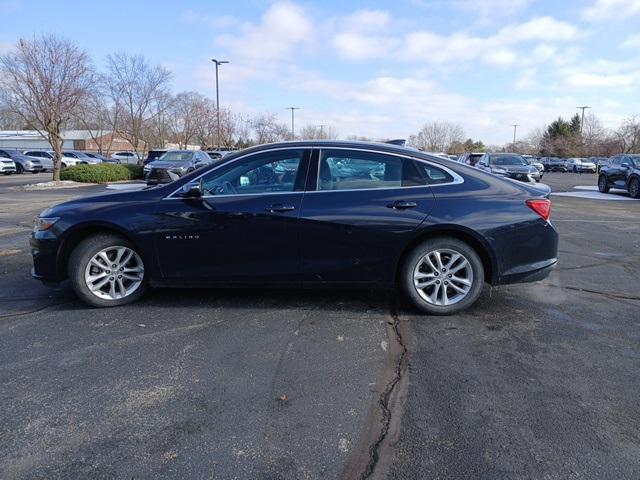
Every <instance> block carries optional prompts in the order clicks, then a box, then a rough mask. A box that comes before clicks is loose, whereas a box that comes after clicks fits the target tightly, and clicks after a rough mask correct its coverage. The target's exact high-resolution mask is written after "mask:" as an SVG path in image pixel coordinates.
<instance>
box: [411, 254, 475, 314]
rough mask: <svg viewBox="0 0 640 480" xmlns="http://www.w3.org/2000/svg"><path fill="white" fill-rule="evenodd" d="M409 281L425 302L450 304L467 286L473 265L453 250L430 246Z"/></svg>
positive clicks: (462, 294)
mask: <svg viewBox="0 0 640 480" xmlns="http://www.w3.org/2000/svg"><path fill="white" fill-rule="evenodd" d="M413 284H414V287H415V289H416V291H417V292H418V295H420V296H421V297H422V298H423V299H424V300H425V301H427V302H428V303H430V304H432V305H439V306H446V305H453V304H455V303H458V302H460V301H461V300H462V299H464V298H465V297H466V296H467V294H468V293H469V291H470V290H471V287H472V285H473V269H472V268H471V264H470V263H469V260H467V258H466V257H465V256H464V255H462V254H461V253H459V252H456V251H455V250H450V249H438V250H433V251H431V252H429V253H427V254H426V255H424V256H423V257H422V258H421V259H420V260H419V261H418V263H417V264H416V266H415V268H414V271H413Z"/></svg>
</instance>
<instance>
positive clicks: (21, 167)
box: [16, 162, 24, 173]
mask: <svg viewBox="0 0 640 480" xmlns="http://www.w3.org/2000/svg"><path fill="white" fill-rule="evenodd" d="M16 173H24V167H23V166H22V165H21V164H19V163H18V162H16Z"/></svg>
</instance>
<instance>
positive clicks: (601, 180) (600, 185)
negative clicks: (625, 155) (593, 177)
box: [598, 175, 609, 193]
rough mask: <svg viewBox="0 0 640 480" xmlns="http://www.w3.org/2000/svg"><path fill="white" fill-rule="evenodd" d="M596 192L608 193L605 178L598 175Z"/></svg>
mask: <svg viewBox="0 0 640 480" xmlns="http://www.w3.org/2000/svg"><path fill="white" fill-rule="evenodd" d="M598 191H599V192H600V193H609V185H608V183H607V177H606V176H604V175H600V176H599V177H598Z"/></svg>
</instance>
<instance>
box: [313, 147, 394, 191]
mask: <svg viewBox="0 0 640 480" xmlns="http://www.w3.org/2000/svg"><path fill="white" fill-rule="evenodd" d="M402 163H403V161H402V159H401V158H398V157H392V156H389V155H384V154H380V153H371V152H360V151H357V150H322V153H321V155H320V169H319V172H318V190H360V189H371V188H394V187H401V186H402Z"/></svg>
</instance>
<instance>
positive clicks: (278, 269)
mask: <svg viewBox="0 0 640 480" xmlns="http://www.w3.org/2000/svg"><path fill="white" fill-rule="evenodd" d="M550 207H551V204H550V200H549V198H548V190H547V191H542V190H540V189H539V188H536V187H535V185H528V184H524V183H521V182H515V181H512V180H510V179H507V178H503V177H499V176H496V175H492V174H489V173H485V172H483V171H480V170H478V169H476V168H472V167H469V166H467V165H463V164H460V163H457V162H453V161H450V160H447V159H443V158H441V157H435V156H431V155H428V154H424V153H421V152H418V151H414V150H410V149H407V148H403V147H399V146H393V145H386V144H374V143H359V142H337V141H315V142H311V141H310V142H289V143H280V144H270V145H263V146H259V147H254V148H250V149H247V150H244V151H240V152H235V153H233V154H230V155H228V156H227V157H225V159H224V160H223V161H222V162H220V163H216V164H213V165H210V166H207V167H204V168H203V169H200V170H196V171H195V172H192V173H190V174H188V175H185V176H183V177H181V178H179V179H178V180H176V181H174V182H172V183H170V184H166V185H162V186H157V187H152V188H146V189H144V190H140V191H127V192H119V193H111V194H102V195H98V196H94V197H85V198H79V199H75V200H72V201H69V202H66V203H62V204H60V205H57V206H54V207H52V208H50V209H48V210H45V211H44V212H42V213H41V214H40V216H39V217H38V218H37V219H36V223H35V226H34V231H33V234H32V237H31V250H32V255H33V262H34V269H33V275H34V277H35V278H37V279H39V280H42V281H44V282H59V281H62V280H65V279H67V278H68V279H69V281H70V284H71V286H72V287H73V289H74V290H75V292H76V294H77V295H78V297H79V298H81V299H82V300H84V301H85V302H86V303H88V304H90V305H92V306H97V307H109V306H117V305H123V304H126V303H129V302H132V301H134V300H137V299H139V298H140V297H141V296H142V295H143V294H144V292H145V291H146V290H147V288H148V287H195V286H198V287H201V286H214V287H235V286H251V287H285V288H288V287H302V288H317V287H322V288H366V289H395V288H398V289H400V290H402V291H403V292H404V293H405V294H406V296H407V297H408V298H409V299H410V300H411V302H412V303H413V304H414V305H415V306H416V307H417V308H418V309H419V310H421V311H422V312H425V313H428V314H436V315H445V314H452V313H454V312H458V311H460V310H463V309H465V308H467V307H469V306H471V305H472V304H473V303H474V302H475V301H476V300H477V299H478V297H479V295H480V293H481V289H482V286H483V284H484V283H485V282H488V283H489V284H492V285H501V284H507V283H514V282H528V281H535V280H540V279H542V278H544V277H546V276H547V275H548V274H549V272H550V271H551V270H552V269H553V267H554V266H555V264H556V261H557V258H556V257H557V244H558V234H557V233H556V230H555V229H554V227H553V225H552V224H551V223H550V220H549V215H550Z"/></svg>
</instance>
